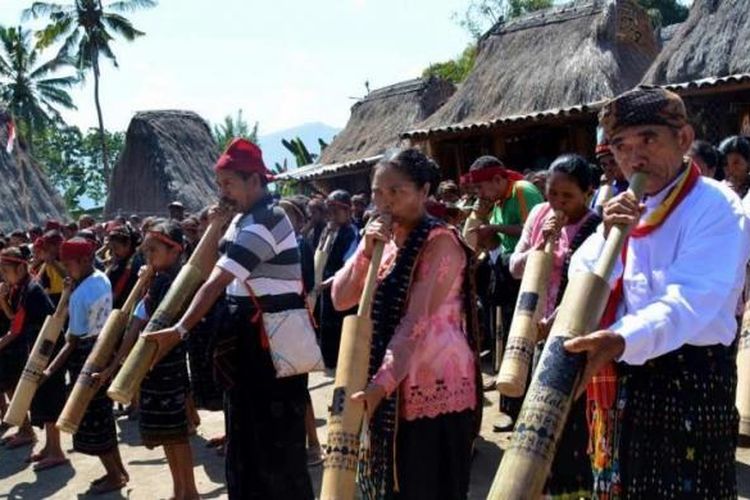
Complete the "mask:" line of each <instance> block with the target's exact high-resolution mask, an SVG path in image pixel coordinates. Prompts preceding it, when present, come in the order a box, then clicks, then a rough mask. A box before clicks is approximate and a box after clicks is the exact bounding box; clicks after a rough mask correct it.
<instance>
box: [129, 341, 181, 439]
mask: <svg viewBox="0 0 750 500" xmlns="http://www.w3.org/2000/svg"><path fill="white" fill-rule="evenodd" d="M187 391H188V376H187V363H186V361H185V346H184V344H182V343H180V344H178V345H177V346H176V347H175V348H174V349H172V350H171V351H170V352H169V353H168V354H167V355H166V356H164V358H162V359H161V361H159V362H158V363H157V364H156V365H155V366H154V367H153V368H152V369H151V371H150V372H149V373H148V375H146V378H144V379H143V383H142V384H141V401H140V402H141V404H140V413H141V415H140V418H139V419H138V424H139V427H140V430H141V439H142V441H143V444H144V446H146V447H147V448H153V447H156V446H163V445H169V444H180V443H186V442H187V438H188V430H187V414H186V412H185V398H186V397H187Z"/></svg>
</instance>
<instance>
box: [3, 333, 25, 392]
mask: <svg viewBox="0 0 750 500" xmlns="http://www.w3.org/2000/svg"><path fill="white" fill-rule="evenodd" d="M30 350H31V349H30V348H29V346H28V344H27V343H26V342H25V341H24V339H23V338H17V339H15V340H14V341H13V342H11V343H10V344H8V345H7V346H6V347H5V349H3V350H2V351H0V391H1V392H11V391H13V390H15V388H16V384H18V380H19V379H20V378H21V373H23V367H24V366H26V361H27V360H28V359H29V352H30Z"/></svg>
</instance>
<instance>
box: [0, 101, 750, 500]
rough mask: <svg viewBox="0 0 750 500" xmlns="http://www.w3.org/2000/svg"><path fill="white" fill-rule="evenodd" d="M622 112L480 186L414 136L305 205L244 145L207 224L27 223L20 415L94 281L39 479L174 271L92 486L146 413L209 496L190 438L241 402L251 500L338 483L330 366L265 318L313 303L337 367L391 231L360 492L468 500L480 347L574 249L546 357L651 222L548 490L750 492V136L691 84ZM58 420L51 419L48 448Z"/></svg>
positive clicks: (18, 265) (13, 257)
mask: <svg viewBox="0 0 750 500" xmlns="http://www.w3.org/2000/svg"><path fill="white" fill-rule="evenodd" d="M600 127H601V134H600V138H599V140H598V145H597V148H596V152H595V159H596V160H595V162H593V163H592V162H589V161H588V160H587V159H586V158H585V157H584V156H581V155H579V154H575V153H574V152H571V153H568V154H563V155H561V156H559V157H558V158H557V159H555V160H554V161H553V162H552V163H551V165H550V166H549V168H548V169H546V170H543V171H536V172H527V173H525V175H524V174H522V173H519V172H518V171H516V170H514V169H511V168H509V167H508V166H506V165H505V164H504V163H503V161H502V160H501V159H499V158H497V157H493V156H481V157H479V158H477V159H476V160H475V161H474V162H473V164H472V165H469V166H467V167H468V168H467V169H466V173H465V175H463V176H462V177H461V178H460V179H459V182H455V181H454V180H443V179H441V171H440V168H439V166H438V165H437V164H436V163H435V161H433V160H432V159H431V158H429V157H428V156H426V155H425V154H424V153H423V152H421V151H419V150H417V149H399V150H395V151H390V152H387V153H386V154H385V155H384V157H383V159H381V160H380V161H379V162H378V163H377V164H376V165H375V167H374V168H373V175H372V185H371V191H370V192H369V193H354V194H352V193H349V192H347V191H345V190H341V189H337V190H334V191H332V192H330V193H329V194H327V195H323V194H319V193H316V194H313V195H311V196H304V195H301V194H300V195H294V196H289V197H284V198H279V197H277V196H274V195H272V194H271V193H270V192H269V190H268V183H269V182H270V181H271V180H272V176H271V175H270V172H269V171H268V170H267V169H266V167H265V165H264V163H263V159H262V154H261V151H260V150H259V149H258V147H257V146H255V145H254V144H252V143H250V142H249V141H246V140H244V139H236V140H235V141H233V143H232V144H231V145H230V146H229V147H228V149H227V150H226V151H225V152H224V153H223V154H222V156H221V157H220V158H219V160H218V161H217V164H216V166H215V172H216V178H217V184H218V190H219V192H220V195H221V203H220V205H218V206H212V207H206V208H205V209H204V210H202V211H201V212H199V213H197V214H186V211H185V209H184V207H183V206H182V204H180V203H179V202H175V203H172V204H170V205H169V207H168V209H169V217H165V218H158V217H147V218H144V219H141V218H140V217H138V216H135V215H133V216H131V217H129V218H127V219H126V218H124V217H116V218H114V219H113V220H110V221H107V222H97V221H96V220H95V219H94V218H92V217H90V216H83V217H81V218H80V219H79V220H78V222H77V223H67V224H64V223H60V222H58V221H54V220H50V221H48V222H47V223H46V224H45V226H44V227H43V228H42V227H32V228H27V229H23V230H17V231H14V232H12V233H10V234H9V235H8V236H7V237H6V236H4V235H3V236H2V237H0V246H2V251H1V252H0V270H1V271H2V278H3V282H2V284H0V308H2V311H0V329H2V331H3V332H7V333H5V334H4V335H3V336H2V338H0V414H2V413H3V412H4V411H5V410H6V409H7V405H8V401H9V400H10V398H11V397H12V395H13V392H14V390H15V388H16V385H17V383H18V381H19V378H20V376H21V372H22V370H23V367H24V364H25V362H26V360H27V359H28V357H29V354H30V351H31V348H32V346H33V344H34V341H35V338H36V336H37V334H38V333H39V331H40V329H41V327H42V324H43V322H44V319H45V317H46V316H47V315H48V314H51V313H52V312H53V311H54V310H55V308H56V307H58V304H59V303H60V302H61V300H63V301H65V295H66V293H68V292H69V293H70V298H69V299H68V303H67V306H66V304H65V303H64V302H63V304H62V307H67V308H68V311H69V321H68V323H67V326H66V330H65V334H64V335H63V336H61V338H60V341H59V342H58V344H57V345H56V346H54V353H53V355H52V361H51V362H50V364H49V366H48V367H47V369H46V370H45V372H44V374H43V377H42V383H41V384H40V386H39V389H38V391H37V393H36V396H35V398H34V400H33V403H32V406H31V408H30V412H29V416H28V418H27V420H26V421H25V422H24V424H23V425H21V426H20V427H19V428H18V429H16V430H15V431H13V432H8V433H7V434H6V437H4V438H3V445H4V446H6V447H8V448H16V447H21V446H28V447H30V449H32V451H34V449H36V450H37V451H35V452H33V453H30V454H29V458H28V460H29V461H31V462H34V463H35V466H34V467H35V470H38V471H42V470H45V469H48V468H52V467H56V466H59V465H61V464H66V463H69V459H68V457H67V456H66V454H65V453H64V452H63V450H62V448H61V445H60V434H59V430H57V428H56V427H55V422H56V421H57V419H58V417H59V415H60V412H61V410H62V407H63V405H64V403H65V395H66V389H65V387H66V385H67V386H68V388H70V386H71V385H72V384H74V383H75V381H76V379H77V376H78V374H79V373H80V371H81V370H82V369H83V367H84V364H85V361H86V358H87V356H88V355H89V353H90V352H91V350H92V348H93V346H94V343H95V342H96V339H97V335H98V334H99V333H100V332H101V330H102V328H103V325H104V322H105V321H106V319H107V317H108V315H109V313H110V311H111V310H112V309H113V308H120V307H122V305H123V303H124V301H125V298H126V297H127V296H128V295H129V294H130V291H131V290H132V289H133V287H134V286H135V284H136V282H137V280H138V279H139V276H141V274H142V273H144V272H151V273H153V277H152V278H151V280H150V284H149V286H148V289H147V292H146V293H145V295H144V296H143V297H142V299H141V300H140V302H139V304H138V306H137V307H136V309H135V311H134V313H133V317H132V319H131V321H130V323H129V325H128V328H127V331H126V332H125V334H124V336H123V338H122V340H121V342H120V344H119V347H118V349H117V350H116V352H115V353H114V354H113V356H112V359H111V360H110V363H109V364H108V366H106V367H105V368H104V369H102V370H101V372H100V373H96V374H94V377H95V378H96V379H97V380H99V381H101V382H102V387H101V389H100V390H99V392H98V393H97V395H96V396H95V397H94V399H93V401H92V402H91V403H90V404H89V406H88V408H87V410H86V413H85V416H84V419H83V421H82V423H81V426H80V427H79V429H78V431H77V432H76V433H75V435H74V440H73V442H74V449H75V450H76V451H77V452H80V453H84V454H90V455H95V456H97V457H99V458H100V460H101V462H102V465H103V468H104V470H105V474H104V475H103V476H102V477H101V478H100V479H97V480H95V481H93V482H92V483H91V489H90V491H91V492H92V493H105V492H108V491H112V490H116V489H119V488H122V487H123V486H124V485H125V484H127V482H128V481H129V480H130V477H129V474H128V471H127V470H126V468H125V466H124V465H123V461H122V459H121V457H120V454H119V451H118V445H117V435H116V429H115V417H116V415H117V414H118V413H123V414H127V415H129V416H130V417H131V418H134V419H135V418H137V419H138V424H139V428H140V433H141V438H142V442H143V445H144V446H146V447H149V448H154V447H163V450H164V454H165V456H166V459H167V462H168V464H169V469H170V472H171V474H172V479H173V487H174V497H175V498H177V499H189V498H197V497H198V492H197V490H196V486H195V479H194V478H193V459H192V452H191V447H190V442H189V436H190V435H191V434H193V433H194V432H195V429H196V427H197V426H198V425H199V423H200V418H199V416H198V413H197V410H198V409H203V410H208V411H223V412H224V415H225V422H226V436H218V437H216V438H215V439H213V440H212V444H214V445H216V446H217V447H219V448H220V450H221V451H222V453H223V454H225V456H226V480H227V486H228V493H229V496H230V498H243V499H245V498H258V499H305V498H313V497H314V495H313V491H312V484H311V481H310V476H309V473H308V470H307V467H308V466H314V465H319V464H320V463H321V462H323V460H324V458H325V451H324V449H323V447H322V446H321V444H320V442H319V441H318V436H317V431H316V427H315V415H314V412H313V409H312V403H311V399H310V394H309V391H308V389H307V382H308V377H307V375H306V374H298V375H293V376H289V377H278V376H277V373H276V371H275V367H274V364H273V362H272V352H271V351H272V350H273V346H270V347H269V342H268V339H267V337H266V332H265V330H264V327H263V325H262V322H259V320H258V317H259V315H260V313H264V312H267V311H268V310H274V311H284V310H290V309H299V308H303V307H307V308H308V310H309V311H310V315H311V317H312V323H313V325H314V328H315V332H316V334H317V339H318V342H319V345H320V350H321V354H322V361H323V364H324V366H325V369H326V370H328V373H329V375H331V374H332V373H333V371H334V370H335V369H336V367H337V365H338V363H339V359H338V356H339V345H340V342H341V333H342V322H343V318H344V317H345V316H347V315H349V314H352V313H354V312H356V306H357V304H358V302H359V298H360V295H361V294H362V289H363V287H364V282H365V276H366V274H367V272H368V269H369V267H370V263H371V260H372V258H373V250H374V248H375V246H376V244H377V243H378V242H382V243H383V244H384V245H385V246H384V252H383V257H382V260H381V261H380V263H379V266H378V268H377V276H378V280H377V287H376V290H375V295H374V301H373V306H372V312H371V317H372V320H373V325H374V330H373V335H372V343H371V346H370V349H371V350H370V352H371V356H370V363H369V375H370V383H369V384H368V385H367V387H366V389H365V390H364V391H362V392H360V393H357V394H355V395H354V396H353V398H352V400H353V402H355V403H357V404H363V405H364V406H365V410H366V412H367V414H368V416H369V418H368V419H367V420H366V422H367V425H368V435H369V446H368V447H367V449H366V450H364V451H363V452H362V453H361V456H360V467H359V473H358V482H359V487H360V490H361V492H362V494H363V497H364V498H430V499H433V498H434V499H438V498H446V499H448V498H449V499H459V498H466V496H467V494H468V489H469V478H470V472H471V462H472V453H473V444H474V441H475V439H476V437H477V436H478V433H479V428H480V424H481V420H482V417H483V415H482V413H483V409H484V408H483V404H482V401H483V395H482V393H483V391H485V390H493V389H494V383H491V384H485V383H483V379H482V369H481V365H480V353H482V352H483V351H492V350H493V349H495V348H496V347H495V346H498V345H502V342H498V340H500V339H503V340H507V334H508V330H509V328H508V326H509V325H510V324H511V322H512V321H513V314H514V310H515V308H516V302H517V300H518V294H519V285H520V279H521V278H522V276H523V274H524V271H525V267H526V261H527V259H528V257H529V255H530V254H531V253H532V252H534V251H536V250H539V249H542V248H544V247H545V245H547V244H548V243H550V242H551V243H552V248H553V258H552V262H553V264H552V270H551V273H550V276H549V280H548V284H547V294H546V298H545V300H544V302H543V304H542V305H541V312H542V319H541V321H540V322H539V325H538V326H539V328H538V329H539V336H538V339H537V347H536V355H535V358H538V355H539V353H540V352H541V350H542V349H543V348H544V344H545V341H546V337H547V335H548V333H549V330H550V325H551V324H552V323H553V322H554V319H555V315H556V312H557V309H558V306H559V305H560V301H561V299H562V297H563V294H564V293H565V290H566V287H567V284H568V277H569V276H570V275H572V274H573V273H576V272H581V271H583V270H586V269H592V268H593V266H595V264H596V261H597V259H598V258H599V256H600V255H601V253H602V247H603V246H604V241H605V238H606V236H607V234H608V232H609V230H610V229H611V228H612V227H613V225H616V224H625V225H627V226H630V227H633V228H634V229H633V231H632V233H631V235H630V237H629V239H628V241H627V243H626V247H625V249H624V251H623V253H622V258H621V259H620V260H619V261H618V263H617V265H616V266H615V273H614V276H613V277H612V279H611V280H610V281H611V285H612V294H611V297H610V302H609V304H608V307H607V311H606V312H605V317H604V318H603V320H602V323H601V325H600V330H598V331H596V332H591V333H590V334H588V335H585V336H583V337H580V338H576V339H572V340H569V341H568V342H566V343H565V349H567V350H568V351H569V352H571V353H585V354H586V356H587V360H588V362H587V366H586V370H585V372H584V375H583V381H582V383H581V385H580V388H581V392H585V393H586V394H585V395H584V396H583V397H580V398H578V399H577V400H576V402H575V403H574V405H573V408H572V410H571V412H570V416H569V418H568V423H567V425H566V427H565V430H564V432H563V435H562V437H561V438H560V440H559V443H558V444H557V451H556V454H555V459H554V462H553V464H552V469H551V473H550V475H549V477H548V478H547V483H546V485H545V490H544V494H545V495H546V496H549V497H551V498H590V497H596V498H610V497H612V498H614V497H620V496H622V497H627V498H666V497H670V498H675V497H691V498H732V497H736V495H737V490H736V479H735V470H734V451H735V447H736V445H737V432H738V420H737V412H736V410H735V401H734V397H735V396H734V395H735V389H736V383H737V379H736V369H735V362H734V357H735V355H736V347H737V342H736V339H737V335H738V316H739V315H741V314H742V311H743V309H744V301H745V299H746V297H745V295H744V293H743V290H744V286H745V276H746V265H747V261H748V256H749V255H750V228H748V224H747V221H746V217H747V216H748V215H750V193H748V190H749V189H750V139H749V138H747V137H743V136H740V135H738V136H733V137H729V138H727V139H725V140H723V141H721V143H720V144H719V145H718V147H715V146H713V145H711V144H709V143H707V142H705V141H701V140H695V137H694V131H693V129H692V127H691V126H690V125H689V120H688V116H687V113H686V111H685V107H684V104H683V103H682V101H681V100H680V98H679V97H677V96H676V95H674V94H672V93H670V92H668V91H664V90H661V89H653V88H638V89H635V90H633V91H630V92H628V93H626V94H624V95H622V96H619V97H617V98H615V99H613V100H611V101H610V102H609V103H607V104H606V105H605V106H604V108H603V110H602V112H601V114H600ZM634 172H643V173H645V174H646V175H647V181H646V189H645V192H646V196H645V197H644V198H643V199H635V197H634V196H633V194H632V193H631V192H629V191H628V179H629V178H630V176H631V175H632V174H633V173H634ZM743 207H744V208H743ZM228 214H231V215H233V216H234V217H233V218H232V220H231V222H230V223H229V224H228V226H227V227H226V229H225V235H224V238H223V239H222V241H221V244H220V245H219V247H218V248H217V253H218V254H219V255H220V257H219V259H218V262H217V263H216V266H215V268H214V270H213V272H212V273H211V274H210V276H209V278H208V280H207V281H206V282H205V283H204V284H203V285H202V287H201V288H200V290H198V292H197V293H196V294H195V296H194V297H193V299H192V302H191V303H190V305H189V306H188V308H187V310H186V312H185V313H184V315H182V317H181V318H178V319H177V321H176V322H175V325H174V326H172V327H170V328H167V329H164V330H160V331H157V332H150V333H147V334H144V333H142V332H143V328H144V327H145V325H146V323H147V322H148V320H149V318H150V317H151V315H152V314H153V313H154V311H155V310H156V308H157V306H158V305H159V303H160V301H161V300H162V299H163V298H164V297H165V295H166V294H167V291H168V290H169V288H170V285H171V284H172V283H173V282H174V280H175V277H176V276H177V274H178V272H179V270H180V268H181V266H182V265H183V264H184V263H185V262H186V259H187V258H188V257H189V256H190V254H191V252H192V251H193V250H194V249H195V247H196V245H197V243H198V242H199V240H200V239H201V236H202V235H203V233H204V232H205V231H206V228H207V227H208V225H209V223H210V222H211V221H213V220H217V217H220V216H222V215H228ZM746 214H747V215H746ZM717 256H719V257H720V258H719V259H717ZM719 260H720V262H721V265H712V263H715V262H718V261H719ZM147 270H148V271H147ZM139 335H145V336H146V338H148V339H150V340H153V341H155V342H156V343H157V344H158V345H159V346H160V349H163V350H164V351H163V352H164V353H165V355H164V356H163V357H161V358H160V359H159V361H158V362H157V363H156V364H155V365H154V366H153V367H152V368H151V370H150V372H149V374H148V375H147V377H146V379H145V380H144V381H143V383H142V385H141V387H140V391H139V393H138V396H137V397H135V398H134V400H133V401H132V402H131V404H130V405H129V406H128V407H127V408H115V406H114V404H113V403H112V401H111V400H110V399H109V398H108V397H107V396H106V388H107V385H108V382H109V381H110V380H111V379H112V378H113V376H115V375H116V373H117V370H118V369H119V367H120V366H121V364H122V362H123V360H124V359H125V358H126V357H127V355H128V354H129V352H130V351H131V348H132V346H133V344H134V343H135V342H136V340H137V339H138V336H139ZM175 341H176V344H177V347H175V348H173V349H171V350H168V352H167V348H166V346H169V345H171V344H173V343H175ZM497 356H501V353H497ZM217 364H218V365H220V366H222V367H223V368H222V369H220V370H218V371H217V369H216V366H217ZM228 367H229V368H228ZM484 368H485V371H487V370H488V369H490V368H489V367H487V366H485V367H484ZM534 369H535V366H533V363H532V367H531V370H534ZM66 373H67V378H66ZM522 403H523V397H519V398H510V397H505V396H503V397H501V398H500V407H499V408H497V409H485V410H484V418H490V419H492V420H493V421H496V425H495V430H497V431H502V430H510V429H511V428H512V425H513V423H514V422H515V421H516V420H517V419H518V418H519V413H520V411H521V407H522ZM501 416H503V417H505V419H504V420H502V419H500V417H501ZM33 426H36V427H40V428H43V429H44V433H45V444H44V446H42V447H41V448H36V447H35V445H34V443H35V440H36V438H35V433H34V431H33ZM7 430H8V426H7V425H3V432H5V431H7Z"/></svg>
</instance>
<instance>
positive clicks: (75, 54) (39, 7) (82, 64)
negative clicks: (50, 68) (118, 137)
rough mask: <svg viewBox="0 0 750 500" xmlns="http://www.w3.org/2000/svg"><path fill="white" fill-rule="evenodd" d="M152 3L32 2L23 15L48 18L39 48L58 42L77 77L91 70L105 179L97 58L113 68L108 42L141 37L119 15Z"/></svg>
mask: <svg viewBox="0 0 750 500" xmlns="http://www.w3.org/2000/svg"><path fill="white" fill-rule="evenodd" d="M155 5H156V1H154V0H124V1H118V2H113V3H110V4H108V5H107V6H106V7H105V6H103V5H102V2H101V0H74V2H73V3H70V4H66V5H61V4H56V3H50V2H34V3H33V4H32V5H31V7H30V8H29V9H27V10H26V11H25V12H24V15H25V16H31V17H33V18H35V19H36V18H39V17H43V16H46V17H48V18H49V21H50V23H49V25H47V27H46V28H44V29H43V30H42V31H40V32H39V33H37V37H38V39H39V43H38V45H39V46H40V47H48V46H50V45H52V44H54V43H55V42H58V41H62V46H61V47H60V51H59V53H58V54H59V56H60V57H66V58H69V59H71V60H72V61H74V64H75V65H76V66H77V68H78V70H79V72H80V74H81V76H83V75H84V74H85V72H86V71H89V70H91V71H92V72H93V74H94V103H95V104H96V113H97V118H98V119H99V135H100V140H101V147H102V160H103V161H102V163H103V166H104V175H105V178H106V179H109V158H108V155H107V143H106V138H105V133H104V119H103V118H102V107H101V104H100V102H99V77H100V66H99V56H104V57H106V58H108V59H110V60H111V61H112V64H114V66H115V67H118V65H117V58H116V57H115V54H114V52H112V47H111V46H110V43H111V42H112V41H113V40H114V39H115V36H117V35H119V36H121V37H122V38H124V39H125V40H127V41H129V42H130V41H133V40H135V39H136V38H138V37H141V36H143V35H145V33H143V32H142V31H138V30H137V29H135V28H134V27H133V24H132V23H131V22H130V21H129V20H128V19H127V18H125V17H124V16H122V15H121V14H123V13H126V12H133V11H135V10H137V9H139V8H147V7H154V6H155Z"/></svg>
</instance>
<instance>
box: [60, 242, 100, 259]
mask: <svg viewBox="0 0 750 500" xmlns="http://www.w3.org/2000/svg"><path fill="white" fill-rule="evenodd" d="M95 250H96V245H95V244H94V242H93V241H91V240H87V239H86V238H82V237H80V236H76V237H75V238H71V239H69V240H67V241H65V242H63V244H62V246H60V260H62V261H64V260H75V259H83V258H86V257H91V256H92V255H94V251H95Z"/></svg>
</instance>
